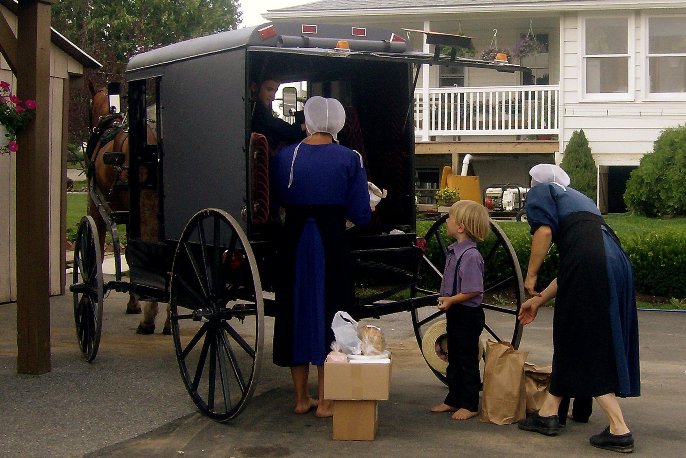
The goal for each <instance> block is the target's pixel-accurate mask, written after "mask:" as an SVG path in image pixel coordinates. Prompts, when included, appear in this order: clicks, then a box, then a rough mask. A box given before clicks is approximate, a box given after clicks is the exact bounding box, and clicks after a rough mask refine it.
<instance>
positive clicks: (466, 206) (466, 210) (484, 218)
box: [448, 200, 491, 242]
mask: <svg viewBox="0 0 686 458" xmlns="http://www.w3.org/2000/svg"><path fill="white" fill-rule="evenodd" d="M448 217H449V218H453V219H454V221H455V222H456V223H457V224H462V225H464V229H465V232H466V233H467V236H468V237H469V238H470V239H472V240H476V241H477V242H481V241H483V240H484V239H485V238H486V236H488V231H489V230H490V229H491V226H490V223H489V219H488V210H486V207H484V206H483V205H481V204H478V203H476V202H474V201H473V200H458V201H457V202H455V203H454V204H453V205H452V206H451V207H450V210H448Z"/></svg>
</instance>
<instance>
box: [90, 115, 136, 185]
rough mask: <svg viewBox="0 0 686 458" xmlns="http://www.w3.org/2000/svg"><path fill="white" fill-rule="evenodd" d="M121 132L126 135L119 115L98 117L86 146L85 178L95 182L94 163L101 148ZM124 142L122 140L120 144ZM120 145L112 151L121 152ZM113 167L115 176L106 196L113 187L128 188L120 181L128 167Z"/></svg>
mask: <svg viewBox="0 0 686 458" xmlns="http://www.w3.org/2000/svg"><path fill="white" fill-rule="evenodd" d="M122 131H124V132H125V133H127V134H128V129H127V126H126V124H125V122H124V118H123V116H122V115H121V114H120V113H112V114H108V115H105V116H101V117H100V119H99V121H98V125H97V126H95V127H94V128H93V131H92V132H91V136H90V137H89V138H88V143H87V144H86V157H87V158H88V169H87V170H86V176H87V177H88V178H89V179H93V180H95V161H96V159H97V157H98V155H99V154H100V151H101V150H102V147H103V146H105V145H106V144H107V143H109V142H111V141H113V140H114V139H115V138H116V136H117V135H118V134H119V132H122ZM124 141H125V140H122V144H123V142H124ZM122 144H120V145H115V148H114V151H117V149H118V150H121V147H122ZM114 151H113V152H114ZM104 154H108V153H104ZM113 167H114V169H115V171H116V176H115V179H114V181H113V182H112V186H111V187H110V189H109V191H108V195H109V194H111V193H112V191H113V190H114V188H115V187H127V186H128V182H126V181H123V180H121V172H122V170H124V169H125V168H128V166H124V165H114V166H113Z"/></svg>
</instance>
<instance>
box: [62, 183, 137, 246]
mask: <svg viewBox="0 0 686 458" xmlns="http://www.w3.org/2000/svg"><path fill="white" fill-rule="evenodd" d="M86 214H88V194H87V193H85V192H68V193H67V240H71V241H74V240H76V233H77V232H78V230H79V223H80V222H81V218H83V216H84V215H86ZM117 232H118V233H119V238H120V239H122V240H125V237H126V226H124V225H119V226H117ZM110 239H111V238H110V235H109V233H108V234H107V236H106V238H105V241H106V243H109V241H110Z"/></svg>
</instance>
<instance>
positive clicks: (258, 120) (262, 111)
mask: <svg viewBox="0 0 686 458" xmlns="http://www.w3.org/2000/svg"><path fill="white" fill-rule="evenodd" d="M250 128H251V130H252V131H253V132H258V133H260V134H262V135H264V136H265V137H267V142H268V143H269V148H270V149H272V150H276V149H277V148H278V147H279V146H280V145H281V144H286V145H290V144H292V143H296V142H299V141H300V140H302V139H303V138H305V132H303V130H302V127H301V126H300V124H289V123H287V122H286V121H284V120H283V119H280V118H277V117H275V116H274V114H273V113H272V110H271V108H269V107H267V106H265V105H264V104H263V103H261V102H256V103H255V105H254V107H253V114H252V123H251V126H250Z"/></svg>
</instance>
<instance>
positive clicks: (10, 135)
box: [0, 81, 36, 154]
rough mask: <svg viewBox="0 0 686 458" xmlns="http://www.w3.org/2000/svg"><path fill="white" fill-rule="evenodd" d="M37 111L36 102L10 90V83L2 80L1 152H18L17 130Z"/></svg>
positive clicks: (0, 89)
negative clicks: (23, 98) (21, 97)
mask: <svg viewBox="0 0 686 458" xmlns="http://www.w3.org/2000/svg"><path fill="white" fill-rule="evenodd" d="M35 112H36V102H35V101H33V100H29V99H27V100H22V99H20V98H19V97H17V96H16V95H14V94H12V92H11V91H10V84H9V83H8V82H6V81H0V154H9V153H16V152H17V151H18V150H19V145H17V132H18V131H19V130H20V129H21V128H22V127H24V126H25V125H26V124H28V122H29V121H31V119H33V116H34V114H35Z"/></svg>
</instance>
